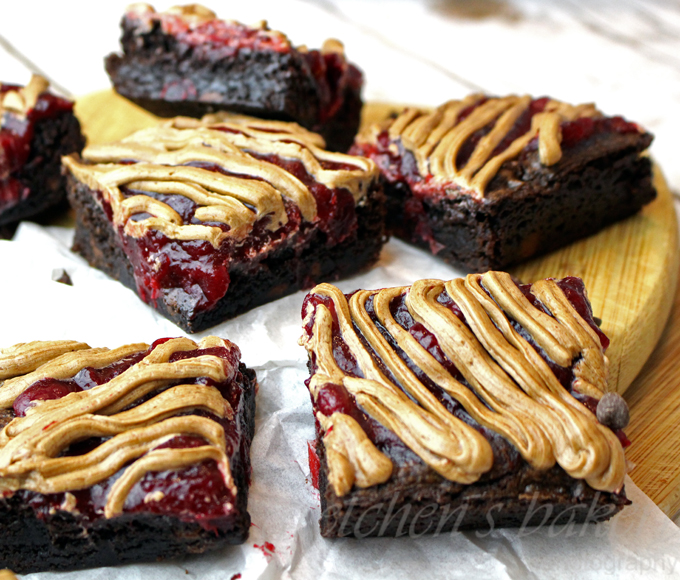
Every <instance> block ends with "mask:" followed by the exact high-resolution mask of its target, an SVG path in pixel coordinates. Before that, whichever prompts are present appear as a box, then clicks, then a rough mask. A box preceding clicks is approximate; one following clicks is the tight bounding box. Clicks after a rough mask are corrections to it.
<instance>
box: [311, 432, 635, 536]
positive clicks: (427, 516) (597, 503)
mask: <svg viewBox="0 0 680 580" xmlns="http://www.w3.org/2000/svg"><path fill="white" fill-rule="evenodd" d="M315 449H316V453H317V456H318V458H319V462H320V467H319V495H320V497H321V517H320V518H319V526H320V529H321V535H322V536H324V537H326V538H336V537H352V538H359V539H361V538H366V537H398V536H405V535H408V536H410V537H420V536H422V535H424V534H428V535H438V534H443V533H452V532H457V531H464V530H471V529H495V528H522V529H524V528H527V527H533V526H541V527H542V526H553V525H567V524H569V525H570V524H581V523H599V522H604V521H606V520H608V519H610V518H612V517H613V516H614V515H616V514H617V513H618V512H620V511H621V510H622V509H623V508H624V507H625V506H626V505H629V504H630V503H631V502H630V500H628V499H627V497H626V494H625V490H622V491H621V492H620V493H618V494H616V493H608V492H601V491H595V490H594V489H592V488H591V487H589V486H588V485H587V484H586V483H585V482H584V481H582V480H577V479H573V478H571V477H570V476H569V475H567V474H566V473H565V472H564V470H562V468H560V467H559V466H556V467H553V468H552V469H550V470H549V471H548V472H545V471H538V470H535V469H532V468H531V467H530V466H529V465H528V464H526V463H524V464H523V465H522V466H521V467H520V469H519V471H516V472H512V473H510V474H506V475H503V476H501V477H499V478H497V479H485V480H482V481H478V482H475V483H473V484H468V485H461V484H457V483H455V482H452V481H447V480H445V479H444V478H442V477H441V476H438V475H431V476H430V477H429V479H428V481H418V480H414V481H406V482H403V481H400V480H399V479H396V480H395V479H391V480H390V481H388V482H386V483H382V484H379V485H374V486H371V487H369V488H365V489H361V488H358V487H356V486H355V487H353V488H352V490H351V491H350V492H349V493H347V494H345V495H344V496H342V497H338V496H337V495H336V493H335V492H334V490H333V487H332V486H331V485H330V484H329V482H328V464H327V463H326V455H325V446H324V443H323V440H322V437H321V434H319V435H317V439H316V442H315Z"/></svg>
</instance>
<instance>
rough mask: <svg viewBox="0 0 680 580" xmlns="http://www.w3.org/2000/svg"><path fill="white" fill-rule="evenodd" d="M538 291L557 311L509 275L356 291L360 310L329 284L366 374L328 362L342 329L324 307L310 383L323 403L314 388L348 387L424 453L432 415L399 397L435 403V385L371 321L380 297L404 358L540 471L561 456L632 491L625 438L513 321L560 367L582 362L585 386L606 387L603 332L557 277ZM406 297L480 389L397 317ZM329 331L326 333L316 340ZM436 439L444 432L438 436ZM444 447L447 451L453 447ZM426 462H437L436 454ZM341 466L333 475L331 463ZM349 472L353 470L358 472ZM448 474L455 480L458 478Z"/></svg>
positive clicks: (379, 312) (613, 487)
mask: <svg viewBox="0 0 680 580" xmlns="http://www.w3.org/2000/svg"><path fill="white" fill-rule="evenodd" d="M537 284H538V286H537V288H536V292H535V293H534V294H535V296H536V297H537V298H538V299H539V300H541V302H542V303H543V305H544V306H545V308H546V311H547V312H550V313H551V314H552V315H551V314H546V313H545V312H543V311H542V310H540V309H538V308H535V307H534V306H533V305H532V304H531V303H530V302H529V301H528V300H527V299H526V297H524V295H523V294H522V292H521V291H520V290H519V289H518V288H517V286H516V285H515V284H514V283H513V282H512V280H511V279H510V277H509V276H508V275H507V274H503V273H494V272H490V273H487V274H485V275H470V276H468V277H467V279H465V280H454V281H450V282H447V283H444V282H442V281H439V280H423V281H419V282H416V283H415V284H414V285H413V286H412V287H410V288H392V289H385V290H381V291H377V292H365V291H364V292H362V291H360V292H357V293H355V294H354V295H353V296H352V298H351V300H350V306H348V305H347V304H346V303H345V304H343V301H342V300H341V297H342V298H344V295H342V294H341V293H340V291H339V290H337V289H333V287H331V286H329V285H327V284H323V285H320V286H318V287H317V288H315V289H314V290H313V293H315V294H318V295H321V296H327V297H331V298H332V299H333V302H334V307H335V312H336V314H337V318H338V324H339V327H340V333H341V337H342V339H343V340H344V341H345V342H346V343H347V345H348V346H349V348H350V351H351V353H352V355H353V356H354V357H355V359H356V361H357V364H358V365H359V367H360V369H361V372H362V374H363V377H353V376H347V375H345V374H344V373H343V371H342V370H341V369H340V368H339V367H337V364H334V362H329V360H328V358H333V350H332V348H330V347H328V348H318V347H319V344H320V343H321V342H323V341H327V345H330V344H331V341H330V340H329V338H332V330H331V327H330V325H332V323H333V317H332V316H331V315H330V313H329V312H327V309H326V307H325V306H323V305H322V304H320V305H318V306H317V307H316V309H315V311H314V316H316V317H317V318H316V319H315V322H314V327H313V333H312V336H311V337H310V339H309V340H307V341H306V346H307V348H308V349H309V350H310V351H312V352H314V353H315V362H316V365H317V372H316V373H315V374H314V376H313V377H312V379H311V381H310V389H311V390H312V394H313V397H315V396H316V395H315V392H316V391H315V390H314V389H315V388H318V386H319V385H321V384H322V383H323V381H324V380H325V379H326V378H330V377H331V376H332V382H335V383H336V384H343V385H344V386H345V387H346V388H347V390H348V391H349V392H350V393H352V394H353V395H354V396H355V398H356V400H357V402H358V403H359V404H360V405H361V406H362V408H363V409H364V410H366V411H367V412H368V413H369V414H370V415H371V416H372V417H374V418H375V419H377V420H378V421H379V422H381V423H382V424H383V425H384V426H386V427H388V428H390V429H392V430H393V431H394V432H395V433H396V434H397V435H398V436H399V437H400V438H401V439H402V441H404V443H406V444H407V445H408V446H409V447H411V448H412V449H413V450H414V451H415V452H416V453H418V450H417V449H414V447H416V448H417V445H414V444H413V441H412V440H411V435H412V434H413V433H412V431H411V430H412V429H418V426H419V421H420V420H421V419H422V417H423V416H422V415H420V416H419V415H418V414H417V413H413V409H412V408H407V407H402V406H401V404H400V403H401V402H400V400H399V395H401V396H402V397H403V398H404V399H407V400H409V401H410V399H408V397H406V396H405V394H404V393H402V392H401V389H403V390H404V391H405V392H406V393H408V394H409V395H410V396H411V397H413V398H414V399H415V400H416V401H417V403H418V405H422V406H423V407H425V408H426V407H428V406H429V405H430V403H429V401H428V400H427V398H426V396H425V397H424V396H423V395H422V393H421V392H420V387H422V388H423V389H424V390H426V389H425V388H424V386H423V385H420V387H418V381H417V379H415V375H413V373H411V371H410V369H409V368H408V366H407V365H406V364H405V363H404V361H402V360H401V358H400V356H399V355H398V354H397V352H396V351H394V350H393V349H392V347H391V346H390V345H389V344H388V343H387V342H386V340H385V339H384V338H383V337H382V334H381V332H380V331H378V329H377V328H376V327H375V324H374V323H373V322H372V320H371V318H370V316H368V313H367V312H366V309H365V308H364V306H365V303H366V300H367V299H368V298H369V297H372V299H373V310H374V312H375V315H376V317H377V319H378V322H379V323H380V324H381V325H382V327H383V328H384V329H385V330H386V331H387V332H388V333H389V334H390V335H391V336H392V337H393V339H394V340H395V342H396V344H397V345H398V346H399V349H400V350H401V351H402V352H403V353H404V356H407V357H409V359H410V360H411V362H412V363H414V364H416V365H417V366H418V367H419V368H420V369H421V370H423V371H424V373H425V374H426V375H427V376H429V377H430V378H431V379H432V380H433V381H434V382H435V384H437V385H439V386H440V387H441V388H442V389H443V390H444V391H446V392H447V393H449V394H450V395H451V396H452V397H454V398H455V399H456V400H457V401H458V402H460V403H461V404H462V405H463V407H464V408H465V409H466V411H467V412H468V413H469V414H470V415H471V416H472V417H473V418H474V419H475V420H477V421H478V422H479V423H480V424H481V425H483V426H485V427H488V428H490V429H492V430H494V431H496V432H498V433H499V434H501V435H503V436H504V437H506V438H507V439H509V440H510V441H511V442H512V443H513V444H514V445H515V446H516V447H517V449H518V450H519V451H520V453H521V454H522V456H523V457H524V459H525V460H526V461H527V462H529V463H530V464H531V465H532V466H533V467H535V468H537V469H542V470H545V469H548V468H550V467H551V466H552V465H553V464H554V463H555V461H557V462H558V463H559V464H560V466H561V467H562V468H563V469H564V470H565V471H566V472H567V473H569V474H570V475H571V476H572V477H575V478H579V479H585V480H586V481H587V482H588V483H589V485H591V487H593V488H595V489H598V490H604V491H618V490H620V489H621V487H622V485H623V477H624V474H625V469H626V465H625V456H624V454H623V449H622V447H621V444H620V442H619V441H618V438H617V437H616V435H615V434H614V433H613V432H612V431H611V430H610V429H609V428H606V427H604V426H603V425H600V424H599V423H598V422H597V420H596V418H595V416H594V415H593V414H592V413H591V412H590V411H589V410H588V409H587V408H586V407H585V406H584V405H583V404H582V403H580V402H579V401H578V400H576V399H575V398H574V397H573V396H572V395H571V394H570V393H569V392H568V391H567V390H566V389H565V388H564V387H563V386H562V385H561V384H560V383H559V381H558V380H557V378H556V377H555V375H554V374H553V372H552V371H551V369H550V367H549V366H548V365H547V363H546V362H545V361H544V360H543V359H542V358H541V357H540V355H539V354H538V353H537V352H536V350H535V349H534V347H533V346H531V344H529V343H528V342H527V341H526V340H525V339H524V338H523V337H522V336H521V335H520V334H519V332H517V331H516V330H515V328H514V327H513V325H512V324H511V323H510V319H512V320H515V321H517V322H518V323H519V324H520V325H521V326H522V327H523V328H524V329H525V330H526V331H527V332H528V333H529V335H530V336H532V338H533V340H534V341H536V343H537V344H539V346H541V347H542V348H544V350H545V351H546V353H547V354H548V356H549V357H550V358H552V359H553V361H555V362H558V361H557V360H556V359H555V358H553V356H552V355H555V356H557V358H561V362H558V364H560V365H561V366H564V367H571V366H572V364H573V368H574V373H575V376H576V377H577V381H582V382H584V383H586V384H589V385H591V386H592V388H593V389H595V390H597V389H599V388H600V385H602V384H605V385H606V358H605V357H604V355H603V353H602V350H601V345H600V344H599V339H598V337H597V335H596V334H595V333H594V331H593V330H592V329H591V328H590V327H589V326H588V324H587V322H585V320H583V319H582V318H581V317H580V316H579V315H578V313H577V312H576V310H575V309H574V308H573V306H571V304H570V303H569V302H568V300H567V298H566V296H564V294H563V292H562V291H561V289H560V288H559V287H558V286H557V285H556V284H555V283H554V282H552V281H546V282H545V283H537ZM444 292H445V293H447V294H448V295H449V297H450V298H451V299H452V300H453V301H454V302H455V303H456V304H457V305H458V307H459V308H460V309H461V310H462V311H463V313H464V315H465V320H466V323H467V324H466V323H463V322H462V321H461V320H459V319H458V317H457V316H455V314H454V313H453V312H452V311H451V310H449V308H447V307H446V306H445V305H443V304H442V303H440V302H439V300H438V299H439V298H440V295H441V294H442V293H444ZM487 292H489V294H487ZM402 294H405V304H406V306H407V308H408V311H409V313H410V314H411V316H412V317H413V319H414V320H415V321H416V322H419V323H421V324H423V326H425V328H427V329H428V330H429V331H430V332H432V333H433V334H434V336H435V337H436V338H437V341H438V343H439V345H440V347H441V349H442V351H443V352H444V353H445V354H446V356H447V357H448V358H449V359H450V360H451V361H452V362H453V363H454V364H455V365H456V367H457V368H458V370H459V371H460V372H461V373H462V375H463V376H464V377H465V380H466V382H467V383H468V385H469V387H468V386H465V385H463V384H462V383H460V382H459V381H457V380H456V379H455V378H454V377H453V376H451V374H450V372H448V371H447V370H446V369H444V367H442V365H441V364H440V363H438V362H437V361H436V360H435V359H434V357H433V356H432V355H430V354H429V353H428V352H427V351H426V350H425V349H424V348H423V347H422V346H421V345H420V344H419V343H418V341H417V340H415V338H414V337H412V336H411V335H410V333H409V332H408V331H407V330H405V329H403V328H401V326H399V324H398V323H397V322H396V320H395V319H394V318H393V316H392V314H391V312H390V304H391V302H392V301H393V300H394V299H396V298H398V297H399V296H401V295H402ZM308 315H311V313H308ZM354 325H356V327H357V328H358V329H359V330H360V331H361V333H362V336H363V339H364V340H365V341H366V343H367V344H368V345H370V347H371V352H372V353H374V354H370V353H369V351H368V350H367V347H366V346H365V345H364V343H363V342H362V341H361V340H360V339H359V338H358V336H357V335H356V334H355V331H354V330H353V328H354ZM318 332H319V333H321V334H320V335H319V336H316V334H317V333H318ZM543 345H545V347H544V346H543ZM563 345H566V347H564V346H563ZM373 356H377V357H379V358H380V359H381V360H382V361H383V363H384V364H385V367H386V368H387V369H388V370H389V371H390V373H391V375H392V376H393V377H394V379H392V380H396V381H398V382H397V383H393V382H391V380H390V379H388V378H387V377H386V376H385V375H384V373H382V372H381V371H380V369H379V368H378V367H377V366H376V365H375V362H374V361H373V359H372V357H373ZM329 368H332V371H331V372H324V375H327V376H324V375H320V376H317V374H318V373H319V370H320V369H326V371H327V370H328V369H329ZM580 369H585V370H580ZM406 371H407V372H406ZM397 385H398V386H397ZM596 385H597V386H596ZM411 404H412V405H413V403H411ZM418 405H413V406H415V407H416V408H417V407H418ZM429 436H430V437H437V436H441V435H439V434H438V433H437V432H436V431H430V432H429ZM430 444H431V445H432V447H436V445H433V444H432V443H430ZM439 445H441V446H443V441H440V442H439ZM482 449H483V447H480V450H482ZM479 452H480V451H479V450H478V451H477V453H479ZM483 453H486V450H483ZM418 454H419V455H421V454H420V453H418ZM421 457H423V459H424V460H425V461H426V462H427V459H426V457H427V455H426V454H422V455H421ZM475 459H476V460H478V459H479V458H478V457H476V458H475ZM431 465H432V464H431ZM432 466H433V468H435V469H436V467H435V466H434V465H432ZM489 466H490V464H489ZM329 469H332V467H331V466H330V464H329ZM338 469H345V470H346V465H345V466H344V467H342V466H339V467H338ZM487 469H488V468H487ZM438 471H439V470H438ZM439 472H440V473H441V474H442V475H444V476H445V477H449V479H451V477H450V475H449V476H447V475H446V474H445V473H442V471H439ZM454 480H455V479H454ZM455 481H457V480H455Z"/></svg>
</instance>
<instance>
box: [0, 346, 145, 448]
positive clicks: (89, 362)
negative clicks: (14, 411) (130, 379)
mask: <svg viewBox="0 0 680 580" xmlns="http://www.w3.org/2000/svg"><path fill="white" fill-rule="evenodd" d="M38 344H40V343H38ZM146 348H147V345H146V344H129V345H126V346H122V347H119V348H116V349H113V350H109V349H107V348H90V349H78V350H77V351H70V352H66V353H64V354H62V355H59V356H55V357H52V358H51V360H48V361H47V362H45V363H44V364H42V365H40V366H39V367H38V368H37V369H35V370H34V371H33V372H30V373H28V374H25V375H22V376H17V377H15V378H13V379H9V380H6V381H5V382H4V383H3V384H2V385H0V409H9V408H10V407H11V406H12V405H13V404H14V400H15V399H16V398H17V397H18V396H19V395H20V394H21V393H23V392H24V391H25V390H26V389H27V388H28V387H30V386H31V385H32V384H33V383H35V382H37V381H39V380H40V379H45V378H51V379H67V378H71V377H73V376H74V375H76V374H77V373H78V372H79V371H80V370H82V369H84V368H85V367H94V368H101V367H105V366H108V365H110V364H111V363H112V362H115V361H117V360H119V359H121V358H124V357H126V356H128V355H130V354H133V353H135V352H140V351H142V350H145V349H146ZM50 350H52V349H50V348H49V347H46V348H45V350H44V351H43V352H44V353H47V352H49V351H50ZM52 352H58V351H54V350H53V351H52ZM37 356H38V357H39V358H42V356H41V355H37ZM1 440H2V435H1V434H0V444H2V442H1Z"/></svg>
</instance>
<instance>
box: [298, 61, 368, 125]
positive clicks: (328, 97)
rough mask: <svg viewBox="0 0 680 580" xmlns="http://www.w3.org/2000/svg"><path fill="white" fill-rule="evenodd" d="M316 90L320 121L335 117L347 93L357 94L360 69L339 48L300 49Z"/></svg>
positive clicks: (360, 86) (361, 81)
mask: <svg viewBox="0 0 680 580" xmlns="http://www.w3.org/2000/svg"><path fill="white" fill-rule="evenodd" d="M302 56H303V57H304V58H305V60H306V61H307V64H308V65H309V69H310V71H311V74H312V76H313V77H314V79H315V80H316V84H317V88H318V92H319V101H320V107H319V124H320V125H323V124H324V123H326V122H327V121H328V120H330V119H332V118H333V117H335V116H336V115H337V114H338V113H339V112H340V109H341V108H342V106H343V105H344V104H345V98H346V96H347V94H353V93H354V94H357V95H358V94H360V93H361V88H362V87H363V85H364V75H363V73H362V72H361V71H360V70H359V69H358V68H357V67H356V66H355V65H354V64H352V63H350V62H348V61H347V59H346V58H345V55H344V54H343V52H342V49H341V48H340V49H338V50H330V51H324V50H310V51H308V52H303V53H302Z"/></svg>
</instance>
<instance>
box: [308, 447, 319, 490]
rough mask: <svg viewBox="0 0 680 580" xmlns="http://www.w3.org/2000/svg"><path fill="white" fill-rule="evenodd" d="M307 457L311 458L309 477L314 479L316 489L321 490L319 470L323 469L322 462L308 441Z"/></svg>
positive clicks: (313, 483)
mask: <svg viewBox="0 0 680 580" xmlns="http://www.w3.org/2000/svg"><path fill="white" fill-rule="evenodd" d="M307 457H308V458H309V475H310V476H311V478H312V485H313V486H314V489H319V468H320V467H321V461H320V460H319V456H318V455H317V454H316V449H314V447H313V446H312V442H311V441H307Z"/></svg>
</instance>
